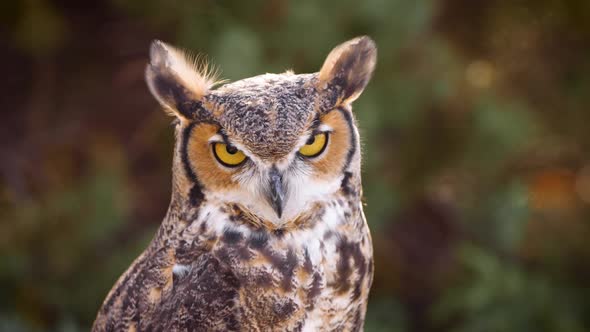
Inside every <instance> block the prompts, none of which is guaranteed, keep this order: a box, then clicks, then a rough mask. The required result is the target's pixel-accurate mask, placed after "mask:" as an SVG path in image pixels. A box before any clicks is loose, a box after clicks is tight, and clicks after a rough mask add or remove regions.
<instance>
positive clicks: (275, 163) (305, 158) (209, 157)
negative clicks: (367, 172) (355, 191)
mask: <svg viewBox="0 0 590 332" xmlns="http://www.w3.org/2000/svg"><path fill="white" fill-rule="evenodd" d="M376 54H377V50H376V47H375V43H374V42H373V41H372V40H371V39H370V38H368V37H359V38H356V39H353V40H350V41H348V42H345V43H343V44H341V45H339V46H337V47H336V48H334V49H333V50H332V52H330V54H329V55H328V57H327V58H326V60H325V62H324V64H323V66H322V67H321V69H320V70H319V72H317V73H312V74H299V75H296V74H294V73H292V72H286V73H283V74H264V75H260V76H255V77H251V78H247V79H243V80H240V81H237V82H234V83H228V84H223V85H221V86H219V84H217V83H216V81H215V79H214V78H213V77H212V76H213V75H211V73H210V71H208V70H207V69H206V68H205V66H200V65H198V64H195V61H194V60H193V59H191V58H189V57H187V56H186V55H185V54H184V53H183V52H181V51H179V50H177V49H175V48H173V47H171V46H169V45H167V44H164V43H162V42H160V41H154V42H153V43H152V46H151V49H150V63H149V64H148V66H147V69H146V80H147V83H148V86H149V88H150V91H151V92H152V94H153V95H154V97H155V98H156V99H157V100H158V102H159V103H160V104H161V105H162V106H163V107H164V109H165V110H166V111H167V112H168V113H169V114H172V115H173V116H175V117H176V118H177V121H176V124H177V125H176V127H177V128H176V136H177V137H176V138H177V142H176V147H175V149H176V150H175V162H174V167H173V173H174V192H175V194H177V195H180V196H182V197H184V198H186V199H187V200H186V201H187V202H190V204H201V203H202V202H210V203H212V204H220V205H221V206H223V205H239V206H241V207H242V209H244V210H246V211H247V212H248V213H249V214H251V215H254V216H256V217H258V218H260V219H261V220H264V221H267V222H269V223H271V224H273V225H277V226H280V225H283V224H286V223H288V222H290V221H292V220H294V219H296V218H297V217H298V216H299V215H300V214H301V213H303V212H304V211H307V210H308V209H309V208H310V207H311V206H312V205H315V204H318V203H321V202H327V201H329V200H332V199H334V198H335V197H336V196H337V195H343V194H346V191H348V190H349V189H347V188H348V187H347V185H348V184H349V183H350V182H351V181H352V180H356V183H358V185H359V186H360V144H359V138H358V132H357V130H356V125H355V122H354V117H353V114H352V109H351V103H352V102H353V101H354V100H355V99H357V98H358V97H359V96H360V94H361V93H362V91H363V89H364V88H365V86H366V85H367V83H368V82H369V79H370V78H371V75H372V73H373V69H374V67H375V63H376ZM236 56H237V57H238V56H239V55H236ZM236 60H237V61H239V59H236ZM359 190H360V189H359Z"/></svg>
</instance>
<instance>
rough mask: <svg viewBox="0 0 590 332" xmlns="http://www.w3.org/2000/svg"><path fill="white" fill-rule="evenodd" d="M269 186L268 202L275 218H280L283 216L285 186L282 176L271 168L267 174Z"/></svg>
mask: <svg viewBox="0 0 590 332" xmlns="http://www.w3.org/2000/svg"><path fill="white" fill-rule="evenodd" d="M268 175H269V186H270V188H269V189H270V190H269V191H268V200H269V201H270V205H271V206H272V208H273V210H275V212H276V213H277V216H278V217H279V218H281V216H282V215H283V208H284V207H285V185H284V184H283V176H282V175H281V173H279V171H278V170H277V169H276V168H275V167H273V168H272V169H271V170H270V172H269V174H268Z"/></svg>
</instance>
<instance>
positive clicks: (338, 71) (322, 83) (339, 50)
mask: <svg viewBox="0 0 590 332" xmlns="http://www.w3.org/2000/svg"><path fill="white" fill-rule="evenodd" d="M376 62H377V47H376V46H375V42H374V41H373V40H372V39H371V38H369V37H367V36H362V37H358V38H355V39H352V40H349V41H347V42H345V43H343V44H340V45H338V46H336V47H335V48H334V49H333V50H332V51H331V52H330V54H329V55H328V57H327V58H326V60H325V61H324V65H323V66H322V69H320V72H319V75H318V80H319V82H318V88H319V90H320V93H322V94H323V95H324V98H327V99H328V100H330V102H329V104H330V107H337V106H340V105H343V104H350V103H352V102H353V101H354V100H356V99H357V98H358V97H359V96H360V95H361V93H362V92H363V90H364V89H365V87H366V86H367V84H368V83H369V80H370V79H371V76H372V75H373V70H374V69H375V64H376Z"/></svg>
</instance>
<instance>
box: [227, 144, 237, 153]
mask: <svg viewBox="0 0 590 332" xmlns="http://www.w3.org/2000/svg"><path fill="white" fill-rule="evenodd" d="M225 150H227V153H229V154H235V153H236V152H238V148H236V147H235V146H233V145H228V146H227V147H226V148H225Z"/></svg>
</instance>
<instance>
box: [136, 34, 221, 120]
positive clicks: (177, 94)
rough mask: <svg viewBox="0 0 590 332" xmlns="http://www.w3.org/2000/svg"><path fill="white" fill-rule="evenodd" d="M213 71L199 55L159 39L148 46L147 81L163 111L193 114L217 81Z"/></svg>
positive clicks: (182, 115) (186, 115) (175, 113)
mask: <svg viewBox="0 0 590 332" xmlns="http://www.w3.org/2000/svg"><path fill="white" fill-rule="evenodd" d="M215 74H216V73H215V72H214V71H212V70H210V69H209V67H208V66H207V64H206V62H204V61H200V60H199V58H198V57H191V56H189V55H187V54H186V53H184V52H182V51H180V50H178V49H175V48H174V47H171V46H169V45H167V44H165V43H163V42H161V41H159V40H155V41H153V42H152V44H151V46H150V62H149V64H148V66H147V68H146V71H145V77H146V82H147V84H148V87H149V88H150V91H151V93H152V95H153V96H154V97H155V98H156V99H157V100H158V102H159V103H160V104H161V105H162V106H163V107H164V108H165V109H166V111H168V112H170V113H172V114H174V115H176V116H178V117H184V118H187V119H191V118H195V115H196V114H195V111H197V110H199V109H200V106H199V105H200V102H201V100H202V99H203V97H204V96H206V95H207V93H208V92H209V89H211V88H212V87H213V86H214V85H215V84H216V81H215V76H216V75H215Z"/></svg>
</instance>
